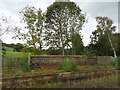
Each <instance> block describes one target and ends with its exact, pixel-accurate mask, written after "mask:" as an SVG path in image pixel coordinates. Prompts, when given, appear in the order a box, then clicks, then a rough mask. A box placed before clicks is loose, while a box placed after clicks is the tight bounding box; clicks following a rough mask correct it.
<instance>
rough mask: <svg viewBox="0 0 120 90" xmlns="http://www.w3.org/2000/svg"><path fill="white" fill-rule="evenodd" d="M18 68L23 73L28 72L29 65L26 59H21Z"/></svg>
mask: <svg viewBox="0 0 120 90" xmlns="http://www.w3.org/2000/svg"><path fill="white" fill-rule="evenodd" d="M20 68H21V69H22V70H23V71H24V72H28V71H30V65H29V63H28V59H27V58H22V60H21V62H20Z"/></svg>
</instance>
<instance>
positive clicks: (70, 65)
mask: <svg viewBox="0 0 120 90" xmlns="http://www.w3.org/2000/svg"><path fill="white" fill-rule="evenodd" d="M58 69H59V70H63V71H76V70H78V66H77V64H76V63H75V62H74V61H73V60H70V59H68V58H66V59H65V60H64V62H62V63H61V64H60V66H59V67H58Z"/></svg>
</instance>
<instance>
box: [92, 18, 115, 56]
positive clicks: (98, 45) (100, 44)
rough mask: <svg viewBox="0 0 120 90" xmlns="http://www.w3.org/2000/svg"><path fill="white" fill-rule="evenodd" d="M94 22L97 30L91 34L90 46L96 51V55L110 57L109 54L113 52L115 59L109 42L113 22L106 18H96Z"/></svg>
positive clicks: (111, 43) (113, 29) (111, 44)
mask: <svg viewBox="0 0 120 90" xmlns="http://www.w3.org/2000/svg"><path fill="white" fill-rule="evenodd" d="M96 21H97V23H98V25H97V30H95V31H93V32H92V35H91V44H92V46H94V49H96V53H97V55H112V54H111V53H110V52H111V51H113V54H114V57H117V56H116V52H115V49H114V46H113V41H112V40H111V37H112V35H113V34H114V32H115V29H116V26H113V21H112V20H111V19H109V18H108V17H96Z"/></svg>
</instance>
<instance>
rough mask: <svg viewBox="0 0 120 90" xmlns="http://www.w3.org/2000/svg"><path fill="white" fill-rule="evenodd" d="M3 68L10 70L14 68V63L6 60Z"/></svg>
mask: <svg viewBox="0 0 120 90" xmlns="http://www.w3.org/2000/svg"><path fill="white" fill-rule="evenodd" d="M5 67H6V69H8V70H9V69H12V67H14V63H13V61H12V59H8V60H7V63H6V65H5Z"/></svg>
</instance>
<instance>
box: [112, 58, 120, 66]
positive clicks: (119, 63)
mask: <svg viewBox="0 0 120 90" xmlns="http://www.w3.org/2000/svg"><path fill="white" fill-rule="evenodd" d="M112 64H113V66H120V57H118V58H117V59H116V60H115V61H114V62H113V63H112Z"/></svg>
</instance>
